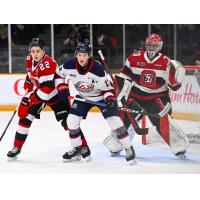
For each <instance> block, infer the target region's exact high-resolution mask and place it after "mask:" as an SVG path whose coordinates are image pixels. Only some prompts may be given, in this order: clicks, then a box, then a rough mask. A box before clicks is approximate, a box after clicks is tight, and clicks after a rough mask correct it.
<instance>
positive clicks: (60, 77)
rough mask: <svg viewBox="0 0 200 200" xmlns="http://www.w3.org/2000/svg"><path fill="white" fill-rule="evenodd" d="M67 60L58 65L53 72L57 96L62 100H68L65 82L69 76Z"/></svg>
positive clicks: (67, 86) (67, 88) (67, 87)
mask: <svg viewBox="0 0 200 200" xmlns="http://www.w3.org/2000/svg"><path fill="white" fill-rule="evenodd" d="M68 64H69V63H68V62H66V63H64V64H63V65H61V66H59V67H58V68H57V69H56V73H55V87H56V88H57V90H58V98H59V99H60V100H61V101H63V102H66V103H67V102H68V97H69V95H70V93H69V85H68V84H67V83H66V81H65V80H66V78H67V77H68V76H69V69H68Z"/></svg>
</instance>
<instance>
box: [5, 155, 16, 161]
mask: <svg viewBox="0 0 200 200" xmlns="http://www.w3.org/2000/svg"><path fill="white" fill-rule="evenodd" d="M17 159H18V157H17V156H15V157H8V158H7V161H8V162H13V161H16V160H17Z"/></svg>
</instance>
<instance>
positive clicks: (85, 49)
mask: <svg viewBox="0 0 200 200" xmlns="http://www.w3.org/2000/svg"><path fill="white" fill-rule="evenodd" d="M91 50H92V48H91V45H90V43H83V42H80V43H78V45H77V47H76V51H75V55H76V54H77V53H78V52H79V53H88V55H90V54H91Z"/></svg>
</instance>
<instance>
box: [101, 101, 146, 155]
mask: <svg viewBox="0 0 200 200" xmlns="http://www.w3.org/2000/svg"><path fill="white" fill-rule="evenodd" d="M125 106H127V107H128V108H131V109H134V110H140V109H139V108H137V107H136V106H135V104H134V105H133V103H132V101H129V100H128V101H127V102H126V105H125ZM119 113H120V118H121V120H122V121H123V124H124V126H125V127H126V130H127V131H128V134H129V137H130V139H131V141H132V140H133V138H134V136H135V134H136V133H137V134H140V135H141V133H140V132H142V131H144V130H142V129H140V127H139V125H138V121H137V120H139V118H140V116H139V114H132V113H127V112H124V111H120V112H119ZM136 118H137V120H136ZM145 131H146V130H145ZM103 143H104V145H105V146H106V147H107V148H108V149H109V150H110V152H111V156H119V155H120V151H122V149H123V147H122V144H121V143H120V142H119V140H118V139H117V137H116V136H115V134H114V133H112V132H111V134H110V135H109V136H108V137H106V138H105V140H104V142H103Z"/></svg>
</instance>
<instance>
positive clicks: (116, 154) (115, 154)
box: [110, 152, 120, 157]
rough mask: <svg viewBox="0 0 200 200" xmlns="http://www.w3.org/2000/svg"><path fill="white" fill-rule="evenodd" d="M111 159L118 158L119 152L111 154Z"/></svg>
mask: <svg viewBox="0 0 200 200" xmlns="http://www.w3.org/2000/svg"><path fill="white" fill-rule="evenodd" d="M110 156H111V157H118V156H120V152H111V155H110Z"/></svg>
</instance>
